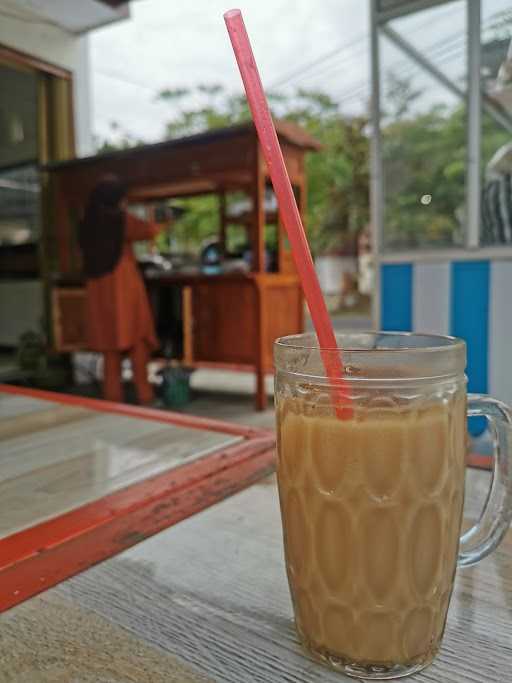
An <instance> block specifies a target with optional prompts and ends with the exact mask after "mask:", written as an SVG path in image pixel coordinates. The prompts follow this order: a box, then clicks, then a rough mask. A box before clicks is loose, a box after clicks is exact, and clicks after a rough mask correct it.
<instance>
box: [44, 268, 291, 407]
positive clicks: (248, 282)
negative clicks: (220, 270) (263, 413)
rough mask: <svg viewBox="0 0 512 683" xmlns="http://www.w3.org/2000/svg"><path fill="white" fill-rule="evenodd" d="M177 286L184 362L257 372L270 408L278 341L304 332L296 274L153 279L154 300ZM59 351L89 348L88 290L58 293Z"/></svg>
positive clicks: (54, 312)
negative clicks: (268, 391) (267, 386)
mask: <svg viewBox="0 0 512 683" xmlns="http://www.w3.org/2000/svg"><path fill="white" fill-rule="evenodd" d="M167 287H175V288H178V289H179V291H181V294H182V307H181V309H182V318H183V320H182V323H183V325H182V330H183V340H182V341H183V343H182V345H181V348H182V349H183V362H184V363H185V364H186V365H189V366H191V367H199V366H201V365H203V364H205V365H218V366H219V367H226V366H238V367H239V368H244V369H247V370H251V369H252V370H254V372H255V373H256V376H257V389H258V395H257V406H258V407H259V408H262V407H264V405H265V401H266V397H265V393H264V375H265V373H268V372H272V368H273V361H272V351H273V348H272V347H273V343H274V340H275V339H276V337H281V336H284V335H287V334H296V333H298V332H301V331H302V329H303V299H302V294H301V290H300V286H299V283H298V280H297V277H296V276H293V275H280V274H265V275H261V276H258V275H237V276H233V275H229V276H228V275H226V276H223V275H219V276H205V275H195V276H194V275H188V276H186V275H180V274H179V273H176V274H172V275H169V276H166V277H164V278H161V279H160V280H152V281H151V284H150V294H151V298H153V297H155V296H156V297H158V293H159V291H160V292H161V291H162V289H164V288H167ZM52 309H53V310H52V319H53V338H54V346H55V349H56V350H57V351H62V352H69V351H79V350H83V349H86V348H87V344H86V320H85V289H84V288H83V287H64V286H60V287H56V288H54V289H53V293H52Z"/></svg>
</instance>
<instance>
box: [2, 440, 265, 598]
mask: <svg viewBox="0 0 512 683" xmlns="http://www.w3.org/2000/svg"><path fill="white" fill-rule="evenodd" d="M274 460H275V456H274V439H273V437H271V436H263V437H260V438H255V439H251V440H249V441H246V442H244V443H242V444H238V445H234V446H231V447H229V448H226V449H224V450H220V451H217V452H216V453H214V454H212V455H210V456H206V457H205V458H203V459H201V460H198V461H196V462H195V463H191V464H189V465H184V466H182V467H180V468H176V469H174V470H171V471H168V472H165V473H163V474H160V475H157V476H155V477H152V478H150V479H147V480H145V481H142V482H139V483H137V484H134V485H133V486H130V487H128V488H127V489H124V490H122V491H118V492H115V493H113V494H111V495H109V496H106V497H104V498H102V499H100V500H98V501H95V502H93V503H90V504H88V505H85V506H83V507H80V508H78V509H76V510H73V511H71V512H69V513H67V514H65V515H62V516H60V517H58V518H57V519H55V520H51V521H48V522H43V523H41V524H38V525H36V526H34V527H32V528H30V529H27V530H25V531H21V532H19V533H17V534H13V535H12V536H9V537H7V538H5V539H3V540H1V541H0V558H1V559H0V586H1V591H0V612H3V611H5V610H7V609H9V608H11V607H14V606H15V605H17V604H19V603H20V602H23V601H24V600H27V599H28V598H30V597H32V596H34V595H36V594H37V593H40V592H42V591H44V590H46V589H47V588H50V587H51V586H55V585H56V584H57V583H59V582H61V581H63V580H64V579H67V578H69V577H71V576H73V575H74V574H77V573H79V572H81V571H84V570H85V569H87V568H89V567H90V566H92V565H94V564H96V563H98V562H100V561H102V560H104V559H106V558H108V557H111V556H113V555H115V554H117V553H119V552H121V551H122V550H125V549H126V548H129V547H130V546H132V545H134V544H136V543H139V542H140V541H143V540H144V539H146V538H148V537H149V536H152V535H153V534H155V533H157V532H158V531H161V530H162V529H165V528H167V527H169V526H172V525H173V524H176V523H177V522H179V521H180V520H182V519H185V518H186V517H190V516H191V515H193V514H194V513H196V512H199V511H200V510H203V509H205V508H207V507H209V506H210V505H213V504H214V503H216V502H218V501H220V500H222V499H223V498H226V497H227V496H229V495H231V494H233V493H235V492H236V491H239V490H241V489H243V488H246V487H248V486H250V485H251V484H253V483H255V482H256V481H257V480H258V479H260V478H262V477H263V476H265V475H267V474H270V473H271V472H273V471H274Z"/></svg>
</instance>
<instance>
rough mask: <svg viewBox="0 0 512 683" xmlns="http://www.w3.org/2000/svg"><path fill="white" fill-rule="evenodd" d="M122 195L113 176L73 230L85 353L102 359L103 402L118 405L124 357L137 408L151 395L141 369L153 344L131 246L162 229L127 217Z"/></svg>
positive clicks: (123, 191)
mask: <svg viewBox="0 0 512 683" xmlns="http://www.w3.org/2000/svg"><path fill="white" fill-rule="evenodd" d="M125 195H126V188H125V187H124V185H123V183H122V182H121V181H120V179H119V178H117V176H114V175H109V176H105V177H104V178H102V179H101V180H100V181H99V182H98V184H97V185H96V186H95V187H94V189H93V190H92V192H91V194H90V196H89V199H88V201H87V205H86V208H85V214H84V218H83V221H82V222H81V224H80V228H79V245H80V247H81V251H82V256H83V270H84V274H85V278H86V316H87V338H88V347H89V348H90V349H91V350H92V351H97V352H100V353H102V354H103V357H104V369H103V377H104V382H103V395H104V398H105V399H107V400H109V401H117V402H119V401H122V399H123V391H122V376H121V364H122V357H123V354H129V357H130V360H131V364H132V372H133V379H134V383H135V387H136V390H137V397H138V400H139V403H140V404H142V405H150V404H151V403H152V402H153V398H154V395H153V389H152V386H151V384H150V382H149V381H148V376H147V364H148V362H149V359H150V355H151V352H152V351H153V350H154V349H156V348H158V343H157V339H156V334H155V327H154V323H153V318H152V315H151V309H150V306H149V301H148V297H147V294H146V289H145V286H144V282H143V280H142V277H141V274H140V272H139V269H138V266H137V262H136V260H135V255H134V253H133V246H132V245H133V242H136V241H139V240H151V239H153V238H154V237H155V236H156V235H157V234H158V233H159V232H160V230H161V229H162V227H163V226H162V225H160V224H157V223H154V222H150V221H144V220H140V219H139V218H136V217H135V216H133V215H131V214H130V213H128V212H127V211H126V209H125Z"/></svg>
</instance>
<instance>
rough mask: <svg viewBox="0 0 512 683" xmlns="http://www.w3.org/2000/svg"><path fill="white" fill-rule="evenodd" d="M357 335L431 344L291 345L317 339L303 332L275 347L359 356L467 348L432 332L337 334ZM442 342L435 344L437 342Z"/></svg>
mask: <svg viewBox="0 0 512 683" xmlns="http://www.w3.org/2000/svg"><path fill="white" fill-rule="evenodd" d="M356 335H361V336H364V335H367V336H371V337H375V338H381V337H402V338H408V337H409V338H410V337H415V338H421V337H423V338H424V339H425V340H431V341H432V343H431V344H427V345H425V346H408V345H407V346H400V347H398V348H397V347H391V346H384V347H380V348H360V347H359V348H354V347H351V346H341V347H340V346H337V347H321V346H318V345H317V346H311V345H310V344H308V345H306V344H299V343H296V344H294V343H290V342H291V341H292V340H294V339H297V340H298V339H300V338H301V337H302V338H304V337H315V338H316V333H315V332H314V331H311V332H301V333H299V334H288V335H285V336H283V337H278V338H277V339H275V341H274V346H276V347H278V348H282V349H292V350H296V351H325V352H330V353H332V352H338V353H339V352H346V353H351V354H352V353H353V354H358V353H361V354H362V353H366V354H367V353H379V354H381V353H401V352H409V353H411V352H414V353H439V352H442V351H449V350H450V351H452V350H454V349H462V348H464V347H465V346H466V342H465V341H464V340H463V339H461V338H460V337H454V336H451V335H445V334H433V333H430V332H401V331H397V332H393V331H385V332H384V331H381V330H377V331H376V330H351V329H347V330H343V331H341V332H335V336H336V338H338V337H343V336H356ZM436 341H438V342H441V341H442V343H438V344H435V342H436Z"/></svg>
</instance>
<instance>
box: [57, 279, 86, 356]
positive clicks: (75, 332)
mask: <svg viewBox="0 0 512 683" xmlns="http://www.w3.org/2000/svg"><path fill="white" fill-rule="evenodd" d="M52 324H53V344H54V347H55V349H56V350H57V351H61V352H70V351H80V350H82V349H85V348H86V347H87V342H86V339H87V336H86V332H87V330H86V321H85V288H84V287H55V288H54V289H53V290H52Z"/></svg>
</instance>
